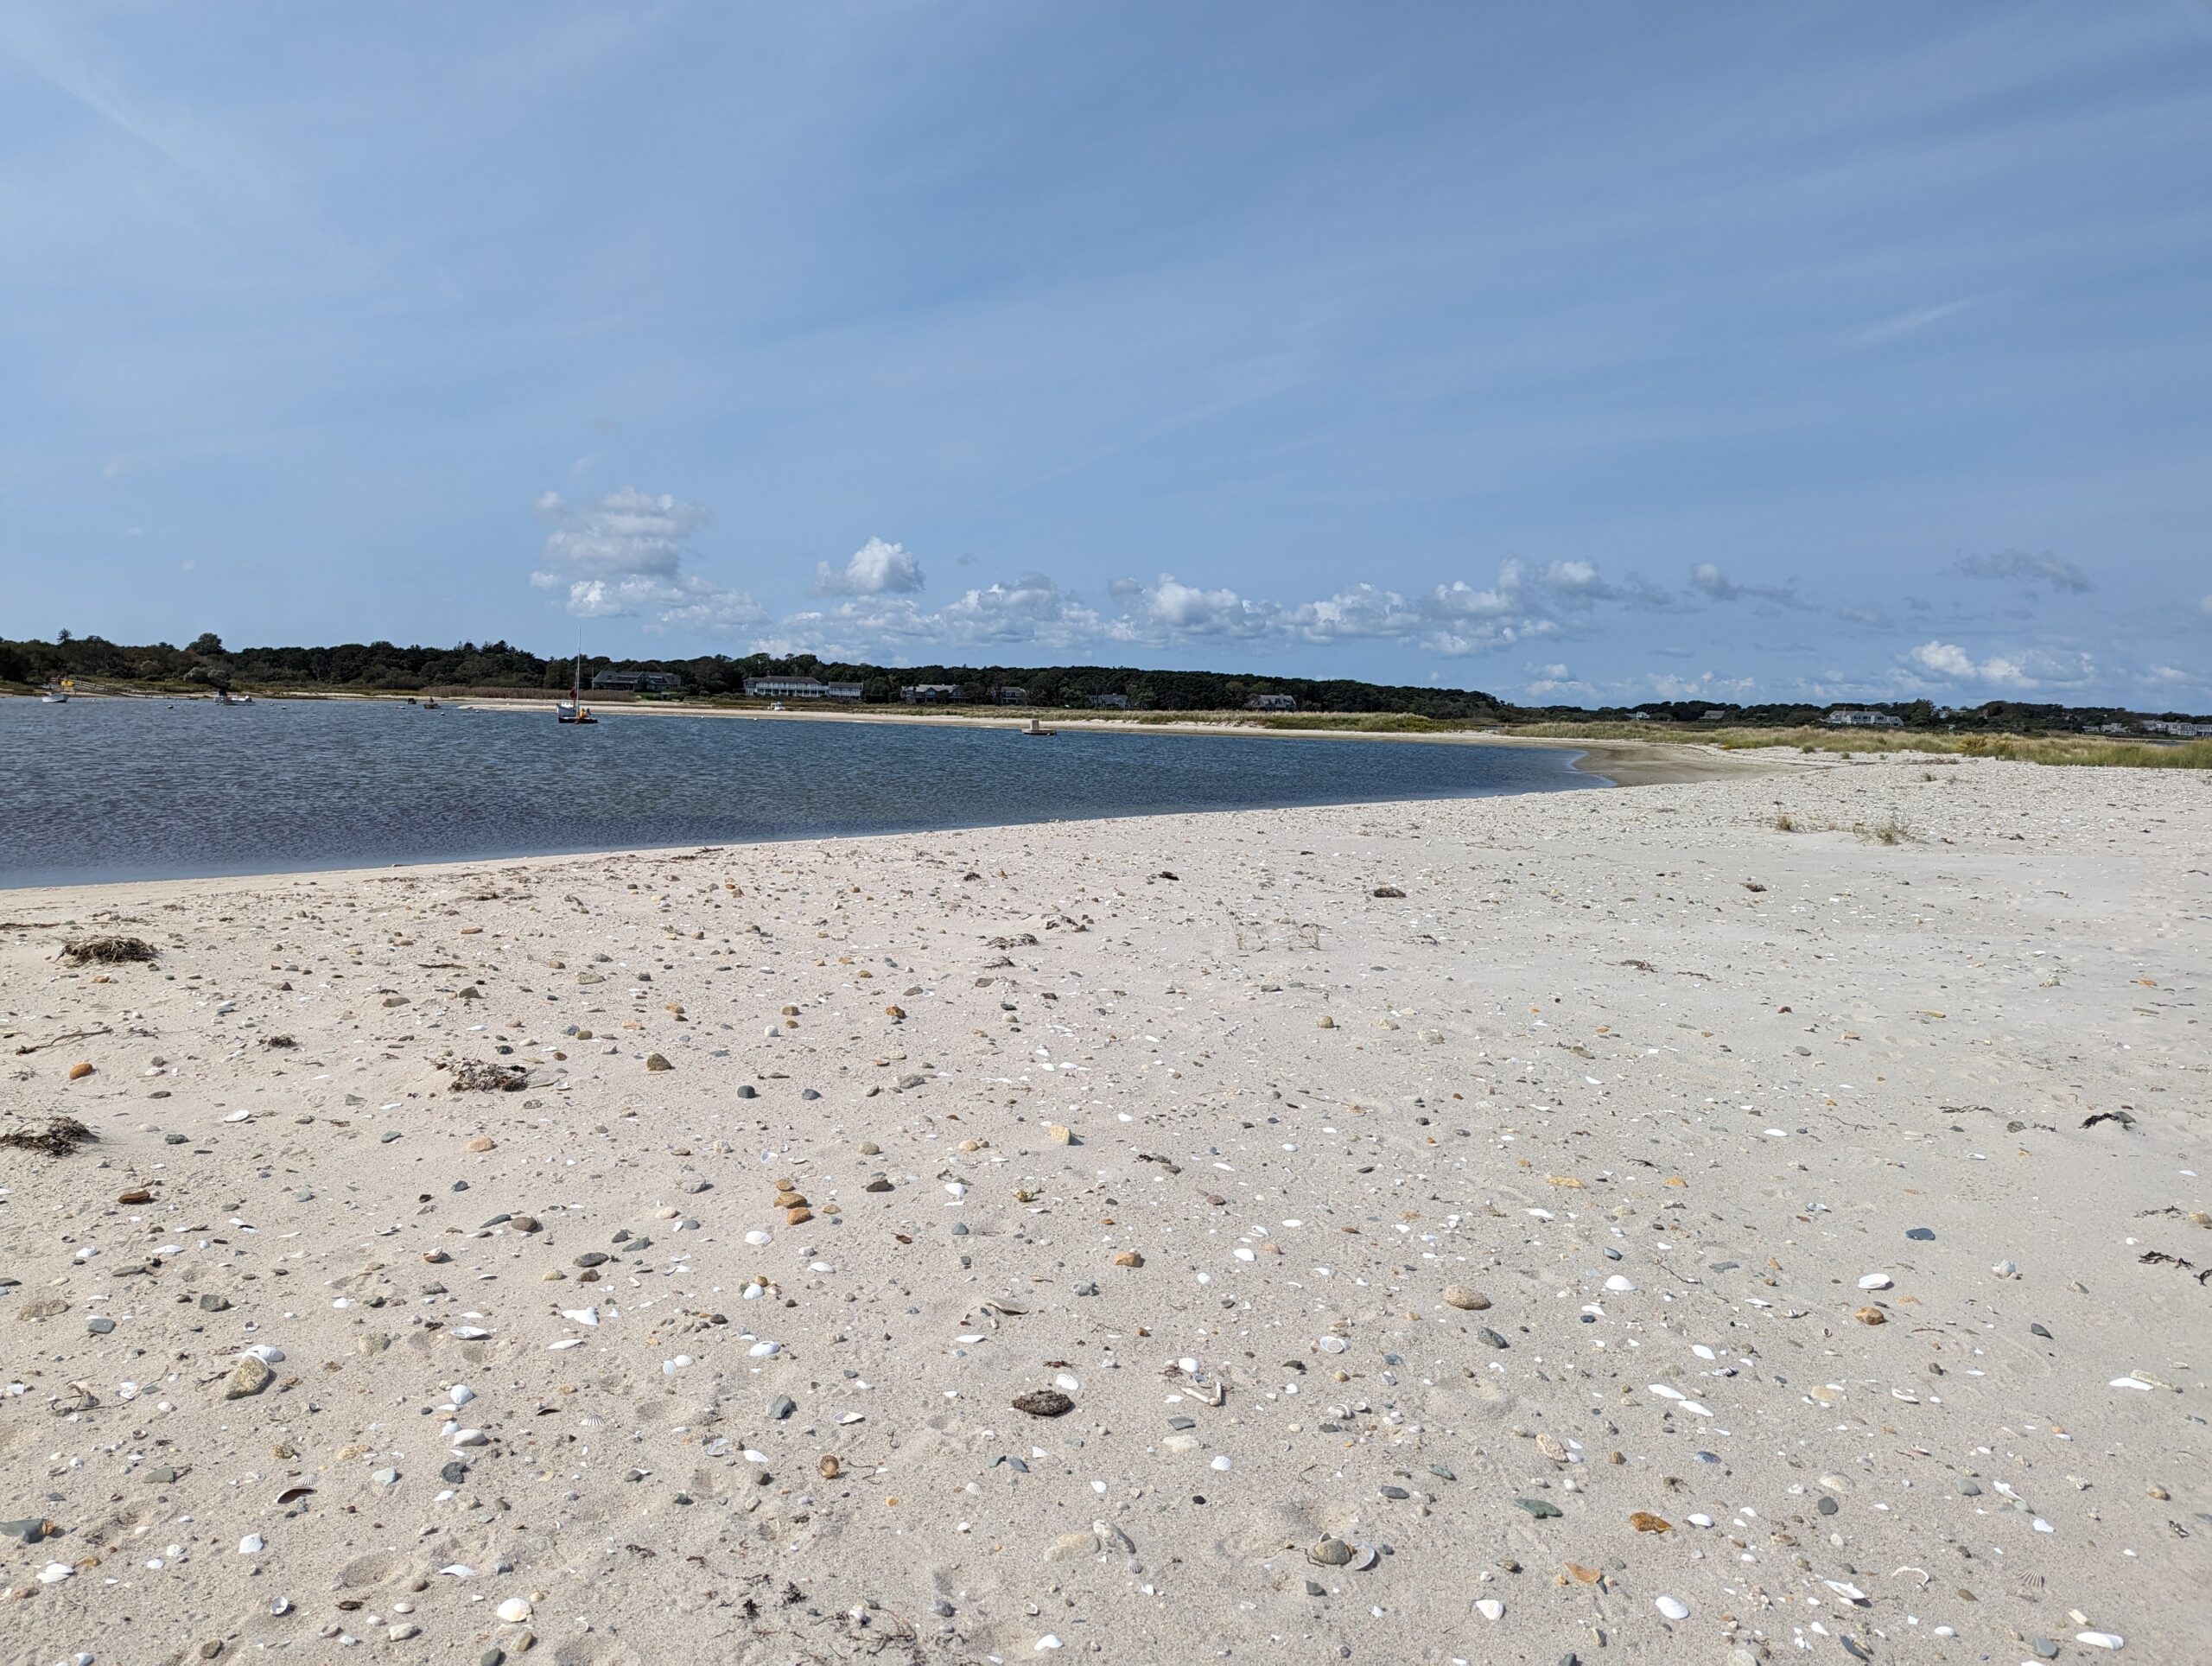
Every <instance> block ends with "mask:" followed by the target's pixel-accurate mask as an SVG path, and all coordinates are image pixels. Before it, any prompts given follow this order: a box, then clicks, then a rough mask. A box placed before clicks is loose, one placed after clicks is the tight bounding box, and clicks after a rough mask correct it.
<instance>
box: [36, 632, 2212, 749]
mask: <svg viewBox="0 0 2212 1666" xmlns="http://www.w3.org/2000/svg"><path fill="white" fill-rule="evenodd" d="M574 668H575V660H574V659H573V658H550V659H549V658H543V657H541V656H539V655H537V654H534V653H531V652H529V651H528V650H527V649H524V648H518V647H514V646H512V645H509V644H507V643H505V642H486V643H481V644H479V643H474V642H463V643H461V644H459V645H456V646H454V647H451V648H425V647H419V646H410V647H404V648H403V647H400V646H398V645H396V644H394V643H390V642H346V643H340V644H338V645H335V646H332V647H326V648H236V649H232V648H226V647H225V646H224V645H223V644H222V641H221V639H219V638H218V637H217V636H216V635H215V634H214V633H213V632H208V633H203V634H202V635H200V636H199V637H196V638H194V639H193V640H192V641H191V642H189V643H188V644H187V645H185V646H183V647H181V648H178V647H173V646H171V645H169V644H168V643H166V642H156V643H152V644H149V645H142V646H136V647H132V646H126V645H123V644H120V643H116V642H111V641H109V640H108V639H106V638H105V637H100V636H77V635H74V634H73V633H70V632H67V631H63V632H60V633H59V634H58V635H57V636H56V638H55V639H54V641H52V642H39V641H21V642H17V641H10V640H8V639H4V638H0V684H18V685H22V684H45V683H49V682H54V681H56V680H58V679H60V678H61V677H75V678H79V679H82V680H85V681H89V682H110V683H130V684H149V685H152V686H155V687H161V688H172V689H179V688H181V689H187V690H189V689H193V688H206V689H227V688H259V689H289V690H302V691H309V692H311V691H314V690H331V691H333V692H347V693H395V694H400V693H404V694H416V693H420V692H421V691H423V690H428V689H461V690H470V689H474V690H485V691H486V692H490V691H495V690H510V691H513V690H544V689H565V688H567V687H568V686H569V678H570V677H571V675H572V673H573V671H574ZM600 671H674V672H675V673H677V675H678V676H679V677H682V678H683V697H687V698H701V697H704V698H709V699H712V698H715V697H716V696H735V695H741V694H743V692H744V691H745V679H746V678H747V677H818V678H820V679H821V680H822V681H823V682H825V683H858V684H860V685H861V689H862V690H863V694H862V697H863V698H864V699H865V700H866V701H867V702H868V703H872V704H883V705H888V704H892V703H896V702H897V700H898V699H899V690H900V689H901V688H904V687H906V686H908V685H910V684H923V683H935V684H952V685H954V686H956V687H957V688H958V689H959V690H961V696H962V698H963V700H964V701H966V702H969V703H986V702H988V701H990V700H992V699H993V698H994V697H995V693H996V691H997V690H1001V689H1008V688H1018V689H1020V690H1023V692H1024V695H1025V696H1026V703H1027V704H1030V705H1033V706H1045V707H1052V708H1061V707H1080V706H1083V705H1084V704H1086V703H1088V702H1089V700H1090V697H1091V696H1094V695H1106V694H1116V695H1122V696H1126V697H1127V698H1128V703H1129V705H1130V708H1131V709H1133V710H1137V711H1237V710H1242V709H1243V708H1244V706H1245V704H1246V703H1247V702H1249V701H1250V700H1251V699H1252V698H1254V697H1255V696H1259V695H1288V696H1291V697H1292V698H1294V699H1295V700H1296V701H1297V702H1298V704H1299V708H1300V710H1302V711H1317V712H1349V713H1391V714H1395V713H1411V714H1414V715H1417V716H1421V717H1431V718H1438V719H1445V720H1451V719H1460V720H1469V719H1471V720H1475V721H1478V722H1589V721H1591V720H1592V719H1607V718H1610V719H1614V720H1617V721H1621V722H1629V721H1633V720H1634V719H1635V717H1636V715H1637V714H1638V713H1641V714H1642V715H1643V716H1644V717H1645V718H1646V719H1649V720H1650V721H1653V722H1669V723H1687V724H1700V723H1703V722H1707V721H1713V720H1712V719H1710V718H1709V717H1708V714H1712V713H1718V714H1719V719H1718V722H1720V723H1724V724H1726V725H1729V726H1732V727H1737V728H1745V727H1750V728H1793V727H1796V726H1798V725H1801V724H1808V723H1811V724H1816V723H1820V722H1823V721H1825V719H1826V716H1827V713H1828V711H1829V710H1830V709H1832V708H1831V707H1830V706H1827V705H1812V704H1804V703H1794V704H1764V705H1750V706H1738V705H1730V704H1726V703H1717V702H1713V701H1709V700H1675V701H1666V700H1655V701H1648V702H1646V703H1643V704H1642V705H1638V706H1634V707H1629V706H1609V707H1603V708H1599V709H1595V710H1593V709H1591V708H1588V707H1585V706H1513V705H1509V704H1507V703H1504V702H1503V701H1500V700H1498V699H1497V698H1495V697H1494V696H1491V695H1488V694H1484V693H1483V692H1481V691H1480V690H1475V689H1440V688H1424V687H1418V686H1406V685H1402V684H1382V683H1364V682H1361V681H1359V680H1357V678H1352V677H1262V676H1258V675H1254V674H1249V673H1237V672H1224V671H1147V670H1143V669H1141V668H1138V667H1135V666H1128V665H1044V666H1036V665H1027V666H1024V665H906V666H887V665H872V664H866V663H863V662H856V661H850V660H838V659H822V658H817V657H816V656H815V655H813V654H804V653H803V654H788V655H775V654H759V653H756V654H747V655H744V656H741V657H739V658H732V657H730V656H729V655H727V654H705V655H701V656H699V657H697V658H690V659H660V660H637V659H610V658H607V657H605V656H603V655H586V656H585V658H584V662H583V677H584V682H585V684H587V686H588V684H590V682H591V679H592V677H593V676H594V675H595V674H596V673H597V672H600ZM646 697H648V698H650V697H652V696H646ZM1853 704H1854V705H1856V706H1858V707H1859V708H1861V709H1866V710H1870V711H1879V712H1886V713H1889V714H1891V715H1894V716H1897V717H1898V718H1901V719H1902V720H1903V721H1904V725H1905V727H1907V728H1955V729H1958V730H1961V731H1980V730H1986V731H1989V732H1992V733H1999V732H2001V733H2005V734H2037V733H2042V732H2051V731H2059V730H2076V729H2080V728H2084V727H2088V726H2093V725H2095V724H2098V723H2104V722H2118V723H2132V722H2136V721H2139V719H2142V718H2145V717H2163V718H2167V719H2172V720H2177V721H2196V722H2208V721H2212V719H2207V718H2202V717H2200V718H2196V719H2194V720H2192V719H2190V716H2189V714H2186V713H2183V712H2135V711H2130V710H2128V709H2125V708H2123V707H2118V706H2062V705H2048V704H2037V703H2029V702H2024V701H2017V700H1992V701H1988V702H1986V703H1983V704H1981V705H1979V706H1974V707H1970V708H1957V709H1953V708H1948V707H1941V708H1939V707H1937V706H1936V705H1933V704H1932V703H1929V702H1928V701H1926V700H1912V701H1903V702H1891V703H1882V702H1855V703H1853Z"/></svg>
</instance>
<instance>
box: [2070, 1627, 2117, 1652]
mask: <svg viewBox="0 0 2212 1666" xmlns="http://www.w3.org/2000/svg"><path fill="white" fill-rule="evenodd" d="M2074 1641H2075V1642H2076V1643H2079V1644H2086V1645H2087V1646H2088V1647H2089V1648H2092V1649H2110V1650H2120V1649H2124V1648H2126V1646H2127V1639H2126V1637H2122V1636H2120V1633H2119V1632H2117V1631H2076V1632H2075V1634H2074Z"/></svg>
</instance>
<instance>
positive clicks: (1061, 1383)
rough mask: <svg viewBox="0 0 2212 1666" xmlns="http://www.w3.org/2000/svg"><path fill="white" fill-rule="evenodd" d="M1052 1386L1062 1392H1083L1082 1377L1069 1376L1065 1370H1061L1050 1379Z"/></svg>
mask: <svg viewBox="0 0 2212 1666" xmlns="http://www.w3.org/2000/svg"><path fill="white" fill-rule="evenodd" d="M1052 1386H1053V1387H1054V1388H1056V1389H1059V1390H1060V1391H1061V1392H1062V1393H1063V1394H1081V1393H1082V1392H1083V1379H1082V1378H1081V1377H1075V1376H1071V1375H1070V1374H1069V1373H1068V1372H1066V1371H1062V1372H1061V1373H1060V1374H1059V1375H1058V1376H1057V1377H1054V1378H1053V1379H1052Z"/></svg>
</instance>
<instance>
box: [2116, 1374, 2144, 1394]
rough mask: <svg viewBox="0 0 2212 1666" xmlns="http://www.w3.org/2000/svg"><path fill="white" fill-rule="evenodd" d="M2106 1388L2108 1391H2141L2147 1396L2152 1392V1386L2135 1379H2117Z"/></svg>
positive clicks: (2137, 1378)
mask: <svg viewBox="0 0 2212 1666" xmlns="http://www.w3.org/2000/svg"><path fill="white" fill-rule="evenodd" d="M2105 1386H2106V1387H2107V1388H2108V1389H2142V1390H2143V1392H2144V1393H2145V1394H2148V1393H2150V1392H2151V1385H2150V1384H2149V1383H2145V1382H2144V1381H2142V1380H2141V1379H2140V1378H2139V1377H2114V1378H2113V1380H2112V1381H2111V1382H2109V1383H2106V1384H2105Z"/></svg>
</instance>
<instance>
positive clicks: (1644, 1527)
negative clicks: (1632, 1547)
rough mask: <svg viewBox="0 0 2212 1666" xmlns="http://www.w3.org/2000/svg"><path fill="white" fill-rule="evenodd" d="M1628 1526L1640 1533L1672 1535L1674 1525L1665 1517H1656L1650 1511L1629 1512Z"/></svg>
mask: <svg viewBox="0 0 2212 1666" xmlns="http://www.w3.org/2000/svg"><path fill="white" fill-rule="evenodd" d="M1628 1524H1629V1525H1630V1527H1632V1528H1634V1529H1636V1530H1637V1532H1639V1533H1672V1532H1673V1531H1674V1530H1675V1524H1674V1523H1672V1522H1670V1521H1669V1520H1668V1519H1667V1518H1666V1517H1663V1516H1655V1515H1653V1514H1652V1513H1651V1512H1650V1511H1649V1510H1630V1512H1629V1518H1628Z"/></svg>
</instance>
